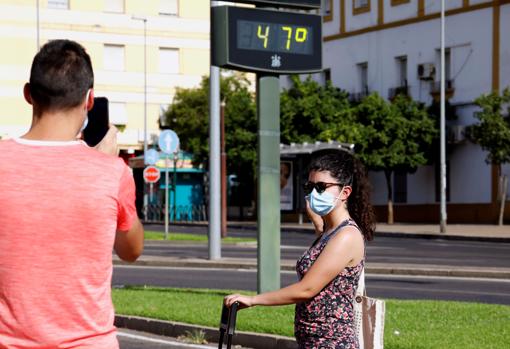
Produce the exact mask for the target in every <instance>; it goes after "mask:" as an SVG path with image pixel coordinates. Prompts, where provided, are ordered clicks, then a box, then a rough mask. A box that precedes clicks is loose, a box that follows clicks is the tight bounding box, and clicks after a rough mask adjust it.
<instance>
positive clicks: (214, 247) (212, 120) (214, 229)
mask: <svg viewBox="0 0 510 349" xmlns="http://www.w3.org/2000/svg"><path fill="white" fill-rule="evenodd" d="M217 5H218V2H217V1H211V19H212V7H214V6H217ZM213 30H214V28H213V21H212V20H211V33H213ZM211 54H212V52H211ZM211 63H212V57H211ZM209 84H210V85H209V239H208V243H209V259H211V260H214V259H220V258H221V184H220V183H221V179H220V163H221V160H220V68H219V67H216V66H213V65H212V64H211V68H210V78H209Z"/></svg>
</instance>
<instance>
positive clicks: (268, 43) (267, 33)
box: [237, 20, 314, 55]
mask: <svg viewBox="0 0 510 349" xmlns="http://www.w3.org/2000/svg"><path fill="white" fill-rule="evenodd" d="M237 33H238V34H237V48H239V49H245V50H258V51H269V52H280V53H293V54H303V55H311V54H313V48H314V45H313V37H314V36H313V29H312V28H311V27H306V26H294V25H288V24H278V23H264V22H258V21H257V22H256V21H245V20H238V21H237Z"/></svg>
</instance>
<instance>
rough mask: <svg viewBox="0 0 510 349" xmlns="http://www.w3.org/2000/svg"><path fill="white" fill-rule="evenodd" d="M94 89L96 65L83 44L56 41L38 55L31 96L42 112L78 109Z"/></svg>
mask: <svg viewBox="0 0 510 349" xmlns="http://www.w3.org/2000/svg"><path fill="white" fill-rule="evenodd" d="M93 86H94V72H93V71H92V63H91V61H90V57H89V55H88V54H87V52H86V51H85V49H84V48H83V46H81V45H80V44H78V43H76V42H74V41H70V40H53V41H50V42H48V43H47V44H45V45H44V46H43V47H42V48H41V50H40V51H39V52H38V53H37V54H36V55H35V57H34V61H33V62H32V69H31V71H30V95H31V96H32V101H33V102H34V104H35V105H36V106H37V108H38V109H39V111H50V110H53V111H54V110H67V109H71V108H74V107H77V106H78V105H80V103H82V102H83V99H84V98H85V95H86V93H87V91H88V89H90V88H92V87H93Z"/></svg>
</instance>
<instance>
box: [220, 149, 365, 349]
mask: <svg viewBox="0 0 510 349" xmlns="http://www.w3.org/2000/svg"><path fill="white" fill-rule="evenodd" d="M304 191H305V194H306V202H307V213H308V216H309V217H310V220H311V221H312V223H313V224H314V226H315V231H316V233H317V234H318V238H317V239H316V240H315V242H314V243H313V244H312V246H311V247H310V248H309V249H308V250H307V251H306V252H305V253H304V254H303V256H302V257H301V258H300V259H299V260H298V261H297V264H296V270H297V273H298V276H299V281H298V282H297V283H295V284H292V285H290V286H288V287H285V288H282V289H280V290H277V291H272V292H266V293H261V294H259V295H256V296H243V295H239V294H234V295H229V296H227V297H225V304H226V305H227V306H230V305H232V304H233V303H234V302H239V304H240V308H247V307H252V306H255V305H286V304H296V315H295V321H294V333H295V336H296V340H297V342H298V345H299V348H301V349H319V348H321V349H323V348H328V349H329V348H331V349H333V348H335V349H338V348H342V349H357V348H359V344H358V338H357V335H356V332H355V330H354V326H353V322H354V312H353V302H354V296H355V293H356V289H357V287H358V282H359V278H360V275H361V272H362V270H363V267H364V265H365V247H366V242H367V241H369V240H372V238H373V235H374V230H375V216H374V212H373V209H372V206H371V204H370V186H369V183H368V179H367V176H366V171H365V169H364V168H363V165H362V164H361V162H360V161H359V160H358V159H357V158H356V157H355V156H354V155H353V154H351V153H350V152H347V151H343V150H328V151H321V153H320V155H316V156H315V158H314V159H313V160H312V162H311V164H310V167H309V171H308V181H307V182H306V183H305V185H304Z"/></svg>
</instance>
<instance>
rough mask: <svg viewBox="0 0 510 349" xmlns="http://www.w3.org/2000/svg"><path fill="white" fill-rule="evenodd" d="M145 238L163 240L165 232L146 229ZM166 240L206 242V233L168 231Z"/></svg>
mask: <svg viewBox="0 0 510 349" xmlns="http://www.w3.org/2000/svg"><path fill="white" fill-rule="evenodd" d="M145 240H165V233H163V232H159V231H146V232H145ZM167 241H187V242H206V241H207V235H200V234H184V233H173V232H169V233H168V240H167ZM256 241H257V240H256V239H253V238H236V237H226V238H223V239H221V242H223V243H227V244H236V243H240V242H256Z"/></svg>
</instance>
